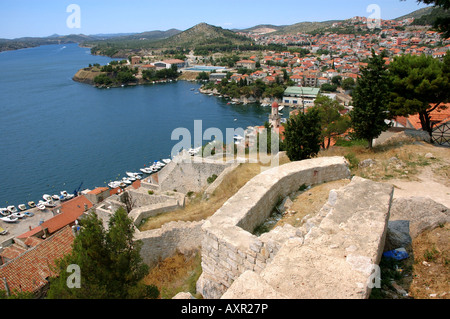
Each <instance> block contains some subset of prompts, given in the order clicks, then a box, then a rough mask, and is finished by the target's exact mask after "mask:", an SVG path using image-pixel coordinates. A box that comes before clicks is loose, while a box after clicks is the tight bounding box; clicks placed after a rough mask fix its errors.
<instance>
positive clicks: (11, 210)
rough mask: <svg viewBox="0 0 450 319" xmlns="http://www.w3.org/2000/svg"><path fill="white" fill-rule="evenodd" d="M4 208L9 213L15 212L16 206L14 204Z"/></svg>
mask: <svg viewBox="0 0 450 319" xmlns="http://www.w3.org/2000/svg"><path fill="white" fill-rule="evenodd" d="M6 209H7V210H8V212H10V213H11V214H14V213H17V208H16V206H14V205H11V206H8V207H6Z"/></svg>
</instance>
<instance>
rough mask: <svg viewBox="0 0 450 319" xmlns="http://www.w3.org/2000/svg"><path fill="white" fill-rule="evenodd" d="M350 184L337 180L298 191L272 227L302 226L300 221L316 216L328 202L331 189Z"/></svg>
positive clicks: (346, 181) (347, 181)
mask: <svg viewBox="0 0 450 319" xmlns="http://www.w3.org/2000/svg"><path fill="white" fill-rule="evenodd" d="M348 183H350V181H349V180H338V181H333V182H328V183H324V184H320V185H315V186H312V187H311V188H310V189H308V190H305V191H298V192H297V193H296V194H292V195H291V196H290V198H291V199H292V202H293V204H292V206H291V207H290V208H289V209H288V210H287V212H286V213H285V215H284V216H283V217H282V218H281V219H280V220H279V221H278V222H277V224H276V225H275V226H274V228H275V227H278V226H283V225H285V224H290V225H292V226H294V227H300V226H302V224H303V223H302V219H303V218H304V217H305V216H307V215H310V217H312V216H314V215H316V214H317V213H318V212H319V211H320V209H321V208H322V207H323V205H325V203H326V202H327V201H328V195H329V193H330V191H331V190H332V189H338V188H341V187H343V186H345V185H347V184H348Z"/></svg>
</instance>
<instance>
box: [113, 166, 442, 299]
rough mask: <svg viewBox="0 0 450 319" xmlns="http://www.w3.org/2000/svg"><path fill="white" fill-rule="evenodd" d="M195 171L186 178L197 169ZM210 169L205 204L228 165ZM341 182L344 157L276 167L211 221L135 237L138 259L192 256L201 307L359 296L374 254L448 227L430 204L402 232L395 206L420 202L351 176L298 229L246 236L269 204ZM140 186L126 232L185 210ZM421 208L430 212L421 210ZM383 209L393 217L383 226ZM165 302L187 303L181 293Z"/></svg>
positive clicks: (177, 197)
mask: <svg viewBox="0 0 450 319" xmlns="http://www.w3.org/2000/svg"><path fill="white" fill-rule="evenodd" d="M196 165H197V166H198V164H196ZM197 166H195V167H193V170H194V171H195V170H199V169H200V168H199V167H197ZM209 167H210V171H208V174H210V173H212V172H213V171H215V170H217V171H216V172H217V173H218V176H219V177H218V178H217V179H216V181H215V182H214V183H213V184H212V185H210V186H209V187H208V188H207V189H206V190H205V191H204V193H205V197H204V198H207V197H208V196H209V195H210V194H211V193H212V191H213V190H211V189H209V188H212V187H213V188H215V187H217V186H218V185H219V184H220V182H221V181H222V180H223V179H224V178H226V174H228V173H229V172H231V171H232V170H233V169H234V168H235V167H237V165H227V166H223V167H220V168H219V167H218V166H216V165H209ZM181 171H184V172H185V174H186V172H189V170H188V169H187V167H186V166H184V167H181V169H180V167H173V168H171V172H173V173H174V174H179V173H180V172H181ZM187 175H189V176H190V175H191V173H187ZM204 176H206V175H205V174H204ZM169 178H170V177H166V180H169ZM350 178H351V176H350V171H349V169H348V163H347V161H346V160H345V158H343V157H326V158H325V157H322V158H315V159H311V160H305V161H300V162H293V163H289V164H285V165H282V166H280V167H276V168H273V169H269V170H267V171H264V172H262V173H261V174H259V175H258V176H256V177H254V178H253V179H252V180H250V181H249V182H248V183H247V184H246V185H244V187H242V188H241V189H240V190H239V191H238V192H237V193H236V194H235V195H234V196H233V197H231V198H230V199H229V200H228V201H227V202H226V203H225V204H224V205H223V206H222V207H221V208H220V209H219V210H218V211H217V212H216V213H215V214H214V215H213V216H211V217H210V218H208V219H206V220H202V221H198V222H171V223H168V224H165V225H163V226H162V227H161V228H160V229H156V230H150V231H143V232H140V231H139V230H137V232H136V240H141V241H142V242H143V246H142V249H141V255H142V257H143V259H144V262H145V263H147V264H148V265H150V266H151V267H153V266H155V265H156V264H157V263H158V262H159V261H160V260H163V259H165V258H168V257H171V256H173V255H174V254H175V253H177V252H181V253H191V252H192V251H200V252H201V256H202V264H201V266H202V275H201V276H200V278H199V280H198V282H197V292H198V293H200V294H201V295H202V296H203V298H205V299H219V298H222V299H252V298H255V299H265V298H269V299H276V298H278V299H307V298H314V299H320V298H333V299H336V298H344V299H348V298H360V299H362V298H368V297H369V295H370V292H371V288H372V287H373V285H374V284H376V282H377V280H379V273H377V265H378V263H379V261H380V259H381V255H382V253H383V251H384V250H383V249H387V247H389V246H392V247H394V246H396V245H402V244H403V243H405V242H406V244H407V243H408V240H410V237H408V235H409V234H408V231H409V228H410V227H411V231H412V232H418V231H419V230H417V229H427V228H430V227H435V225H436V224H438V223H445V222H449V221H450V213H449V211H448V209H447V208H446V207H443V206H442V205H441V206H439V205H437V204H436V203H434V204H435V205H434V206H433V207H434V208H433V209H432V211H433V212H434V213H435V214H434V215H433V216H434V217H433V218H432V220H431V221H430V220H428V219H427V218H426V217H425V216H427V214H426V210H427V209H424V212H423V213H418V216H417V217H416V220H415V221H413V222H412V223H411V224H410V223H409V221H406V220H404V219H407V217H406V216H405V214H403V213H402V211H403V210H404V209H403V210H402V208H404V207H409V206H411V205H413V206H414V207H419V206H420V205H419V204H417V201H419V202H423V201H424V199H417V201H414V200H409V201H408V200H407V202H404V201H402V200H400V199H397V200H393V192H394V188H393V186H392V185H389V184H384V183H377V182H373V181H370V180H366V179H362V178H359V177H353V178H351V182H350V184H348V185H346V186H344V187H342V188H340V189H337V190H332V191H331V192H330V194H329V198H328V202H327V203H326V204H325V205H324V206H323V207H322V209H321V210H320V211H319V213H318V214H317V215H315V216H313V217H309V218H308V217H306V218H305V220H304V223H303V225H302V226H301V227H298V228H295V227H293V226H291V225H288V224H286V225H284V226H283V227H277V228H275V229H273V230H271V231H269V232H267V233H264V234H262V235H261V236H256V235H254V230H255V229H256V228H257V227H258V226H259V225H261V224H262V223H263V222H264V221H265V220H266V219H267V218H268V217H269V216H270V214H271V212H272V211H273V208H274V207H275V206H276V205H277V203H279V202H280V200H282V199H283V198H286V197H288V196H289V195H290V194H292V193H295V192H296V191H298V189H299V188H300V187H301V186H304V185H308V186H309V185H316V184H320V183H326V182H330V181H335V180H342V179H350ZM143 185H144V187H143V188H142V189H140V190H134V191H133V192H134V193H133V197H135V198H137V200H138V201H139V204H140V207H138V208H135V209H134V210H133V211H132V212H131V213H130V217H132V218H133V220H134V222H135V225H138V224H139V223H140V221H141V220H142V219H143V218H146V217H149V216H152V215H153V214H158V213H164V212H166V211H173V210H174V209H176V208H179V207H182V206H184V194H182V193H177V192H174V193H172V194H170V195H164V194H162V193H161V194H158V193H157V194H156V195H157V196H155V195H152V196H150V197H148V196H149V195H146V192H147V191H148V190H149V189H155V185H150V184H149V185H146V184H145V183H143ZM197 185H199V184H197ZM192 186H193V185H192ZM192 186H191V187H192ZM203 189H204V188H203ZM158 196H160V197H158ZM408 203H409V204H408ZM111 204H113V205H111ZM114 204H117V203H115V202H114V201H110V202H109V205H110V206H114ZM408 205H409V206H408ZM425 205H426V206H427V207H431V206H430V203H429V202H426V203H425ZM422 206H423V205H422ZM422 206H420V207H422ZM391 207H393V211H394V216H395V218H391V221H389V220H390V213H391ZM411 208H412V207H411ZM388 221H389V222H388ZM388 234H390V236H389V235H388ZM402 240H403V242H402ZM385 241H386V242H387V244H386V245H385ZM395 248H398V247H395ZM174 298H193V297H192V295H190V294H189V293H182V294H179V295H177V296H175V297H174Z"/></svg>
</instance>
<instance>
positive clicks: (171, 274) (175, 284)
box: [143, 253, 202, 299]
mask: <svg viewBox="0 0 450 319" xmlns="http://www.w3.org/2000/svg"><path fill="white" fill-rule="evenodd" d="M201 273H202V267H201V256H200V253H195V254H194V253H193V254H190V255H183V254H181V253H177V254H176V255H174V256H172V257H169V258H167V259H165V260H163V261H161V262H160V263H159V264H158V265H157V266H156V267H154V268H153V269H152V270H150V272H149V274H148V275H147V276H146V277H145V278H144V279H143V283H145V284H146V285H155V286H156V287H158V289H159V291H160V298H161V299H171V298H172V297H174V296H175V295H176V294H177V293H179V292H190V293H191V294H192V295H194V296H195V295H196V288H195V287H196V283H197V280H198V278H199V277H200V275H201ZM196 297H199V296H196Z"/></svg>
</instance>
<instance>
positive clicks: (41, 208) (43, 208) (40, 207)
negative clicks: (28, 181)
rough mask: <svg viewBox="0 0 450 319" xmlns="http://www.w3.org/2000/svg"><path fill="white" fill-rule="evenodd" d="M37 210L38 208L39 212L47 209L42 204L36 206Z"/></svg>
mask: <svg viewBox="0 0 450 319" xmlns="http://www.w3.org/2000/svg"><path fill="white" fill-rule="evenodd" d="M37 208H38V209H39V210H45V209H46V208H47V207H45V205H44V204H38V205H37Z"/></svg>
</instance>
